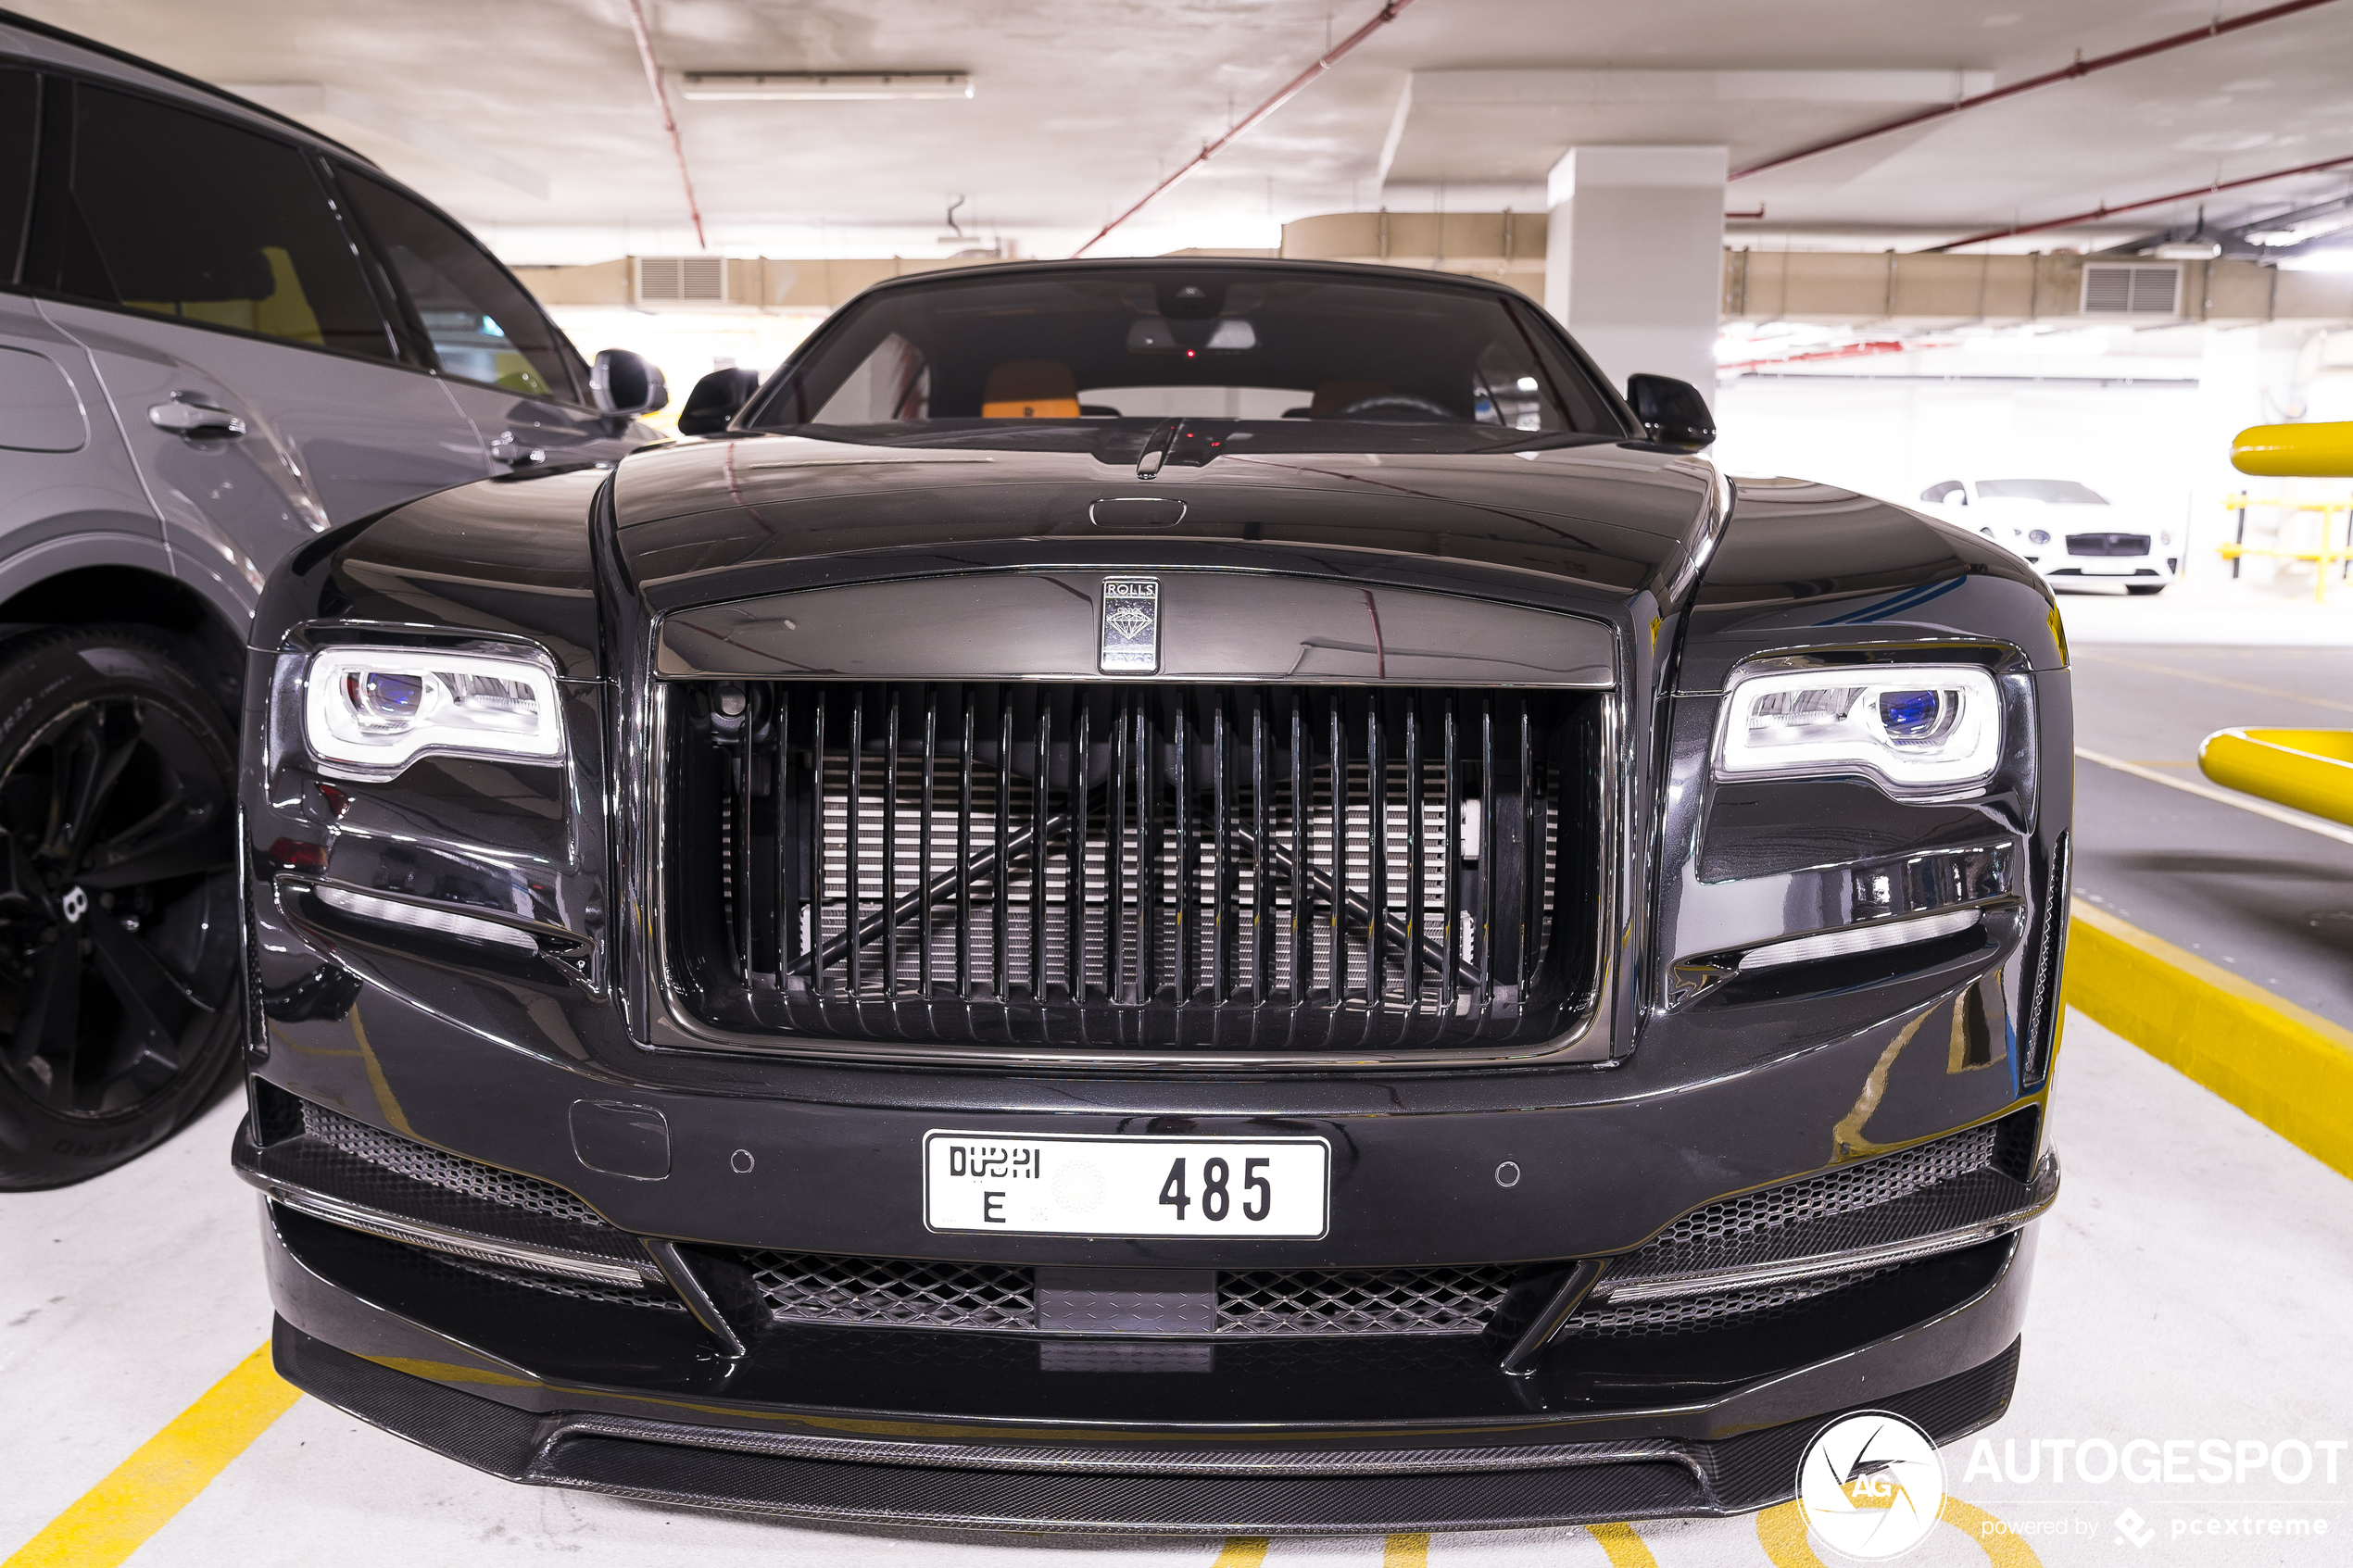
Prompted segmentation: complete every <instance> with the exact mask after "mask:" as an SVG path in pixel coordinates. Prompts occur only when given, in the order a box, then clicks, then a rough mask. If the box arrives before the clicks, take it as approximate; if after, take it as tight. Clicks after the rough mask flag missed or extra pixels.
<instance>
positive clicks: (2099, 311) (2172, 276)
mask: <svg viewBox="0 0 2353 1568" xmlns="http://www.w3.org/2000/svg"><path fill="white" fill-rule="evenodd" d="M2181 313H2182V270H2181V268H2179V267H2176V266H2162V265H2160V266H2144V265H2123V264H2120V263H2102V262H2093V263H2089V264H2087V265H2086V266H2085V267H2084V269H2083V314H2084V315H2086V316H2178V315H2180V314H2181Z"/></svg>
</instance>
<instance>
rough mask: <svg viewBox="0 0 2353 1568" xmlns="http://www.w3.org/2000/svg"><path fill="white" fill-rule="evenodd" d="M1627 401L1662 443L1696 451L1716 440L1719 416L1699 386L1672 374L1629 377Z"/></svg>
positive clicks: (1637, 416)
mask: <svg viewBox="0 0 2353 1568" xmlns="http://www.w3.org/2000/svg"><path fill="white" fill-rule="evenodd" d="M1626 401H1627V402H1629V403H1630V404H1632V405H1633V406H1634V417H1635V418H1636V419H1638V420H1642V429H1643V430H1644V431H1645V432H1646V433H1648V434H1649V435H1650V438H1651V439H1652V440H1653V441H1655V442H1657V443H1658V444H1659V445H1661V446H1672V447H1674V448H1675V449H1676V450H1677V451H1679V452H1696V451H1698V450H1700V449H1701V448H1702V447H1704V446H1709V445H1714V444H1715V441H1716V416H1715V415H1714V414H1713V413H1711V412H1709V411H1708V407H1707V399H1705V397H1702V396H1701V395H1699V388H1697V387H1695V386H1693V385H1692V383H1689V382H1685V381H1677V380H1676V379H1675V378H1674V377H1673V376H1651V375H1634V376H1628V377H1627V378H1626Z"/></svg>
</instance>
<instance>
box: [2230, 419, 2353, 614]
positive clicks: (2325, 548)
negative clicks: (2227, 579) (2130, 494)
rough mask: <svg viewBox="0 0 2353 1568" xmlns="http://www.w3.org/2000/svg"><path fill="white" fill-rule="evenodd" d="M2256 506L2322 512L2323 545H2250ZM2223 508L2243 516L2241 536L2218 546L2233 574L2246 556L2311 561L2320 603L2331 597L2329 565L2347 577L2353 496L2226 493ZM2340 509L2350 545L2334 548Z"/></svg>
mask: <svg viewBox="0 0 2353 1568" xmlns="http://www.w3.org/2000/svg"><path fill="white" fill-rule="evenodd" d="M2280 428H2282V429H2292V428H2294V427H2293V426H2282V427H2280ZM2253 507H2263V508H2269V509H2270V510H2272V511H2277V512H2318V513H2320V514H2321V543H2320V546H2319V548H2317V549H2310V550H2297V549H2286V548H2282V547H2280V546H2271V545H2250V544H2248V543H2247V542H2246V514H2247V510H2248V508H2253ZM2222 508H2223V509H2224V510H2225V511H2235V512H2237V513H2238V519H2239V521H2238V534H2237V537H2235V538H2234V539H2233V540H2231V542H2230V543H2228V544H2225V545H2217V546H2214V553H2215V554H2216V555H2219V556H2221V558H2223V559H2224V560H2226V561H2229V562H2230V563H2231V575H2232V576H2233V577H2236V576H2237V575H2238V574H2239V561H2240V559H2241V558H2244V557H2246V556H2264V557H2268V558H2271V559H2274V560H2303V561H2310V562H2311V563H2312V599H2313V602H2314V603H2316V604H2317V603H2322V602H2323V601H2325V600H2326V599H2327V598H2328V592H2329V568H2330V567H2332V566H2334V567H2336V568H2337V569H2338V575H2340V576H2343V575H2345V565H2344V563H2345V562H2347V561H2353V499H2348V500H2343V501H2266V500H2259V499H2257V498H2256V497H2254V496H2252V495H2246V494H2244V493H2242V494H2240V495H2225V496H2223V497H2222ZM2339 512H2343V513H2345V514H2346V517H2345V532H2346V547H2344V548H2332V547H2331V546H2330V545H2329V532H2330V528H2331V520H2332V519H2333V518H2334V517H2335V516H2336V514H2337V513H2339Z"/></svg>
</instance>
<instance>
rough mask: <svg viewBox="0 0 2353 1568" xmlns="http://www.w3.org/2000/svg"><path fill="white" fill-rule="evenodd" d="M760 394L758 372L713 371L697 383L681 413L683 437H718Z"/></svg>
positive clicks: (679, 413)
mask: <svg viewBox="0 0 2353 1568" xmlns="http://www.w3.org/2000/svg"><path fill="white" fill-rule="evenodd" d="M759 390H760V372H759V371H758V370H713V371H711V374H709V375H707V376H705V377H703V379H702V380H700V381H698V382H697V383H695V389H694V391H692V392H690V393H688V394H686V407H685V408H681V409H680V410H679V411H678V433H679V434H681V435H715V434H717V433H719V432H721V431H723V430H725V429H726V428H727V421H728V420H732V419H734V418H735V417H736V411H737V410H738V409H740V408H742V407H743V406H744V405H745V404H746V403H748V402H749V401H751V395H752V394H753V393H755V392H758V391H759Z"/></svg>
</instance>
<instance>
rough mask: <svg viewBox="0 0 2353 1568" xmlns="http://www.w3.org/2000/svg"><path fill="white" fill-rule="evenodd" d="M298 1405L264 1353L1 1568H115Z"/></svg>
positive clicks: (266, 1348) (175, 1420)
mask: <svg viewBox="0 0 2353 1568" xmlns="http://www.w3.org/2000/svg"><path fill="white" fill-rule="evenodd" d="M300 1398H302V1391H301V1390H300V1389H298V1388H296V1386H294V1385H293V1384H291V1383H288V1382H286V1381H285V1380H283V1378H281V1377H280V1376H279V1375H278V1374H277V1373H276V1372H274V1371H272V1370H271V1365H270V1347H269V1346H267V1345H264V1346H263V1347H262V1348H260V1349H258V1350H256V1351H255V1352H254V1353H253V1354H252V1355H250V1356H247V1357H246V1358H245V1360H244V1361H240V1362H238V1363H237V1367H236V1370H235V1371H233V1372H232V1373H230V1374H229V1375H228V1376H226V1377H224V1378H222V1379H221V1380H220V1382H218V1383H216V1384H214V1385H213V1386H211V1387H210V1388H209V1389H208V1390H207V1391H206V1392H205V1395H204V1397H203V1398H202V1399H198V1400H197V1401H196V1402H195V1404H193V1405H190V1406H189V1407H188V1408H187V1409H186V1410H184V1411H181V1412H180V1413H179V1414H178V1415H176V1416H173V1417H172V1418H171V1421H170V1424H169V1425H167V1426H165V1427H164V1429H163V1430H162V1431H160V1432H158V1433H157V1434H156V1435H155V1436H152V1437H150V1438H148V1439H147V1440H146V1441H145V1443H143V1444H141V1445H140V1446H139V1450H138V1452H136V1453H134V1454H132V1456H131V1457H130V1458H129V1459H126V1460H124V1461H122V1462H121V1463H120V1464H118V1465H116V1466H115V1468H114V1472H113V1474H110V1475H108V1476H107V1478H106V1479H105V1480H103V1481H101V1482H99V1483H98V1484H97V1485H96V1486H93V1487H91V1488H90V1489H89V1490H88V1491H86V1492H84V1493H82V1497H81V1499H79V1500H77V1501H76V1502H75V1503H74V1504H73V1506H72V1507H70V1508H69V1509H67V1510H66V1511H65V1512H63V1513H60V1514H58V1515H57V1517H56V1518H55V1519H52V1520H51V1521H49V1523H48V1525H47V1526H46V1527H45V1528H44V1529H43V1530H42V1532H41V1533H40V1534H39V1535H37V1536H35V1537H32V1539H31V1540H29V1541H27V1542H26V1543H25V1544H24V1545H23V1546H21V1547H19V1549H17V1552H16V1554H15V1555H14V1556H12V1557H10V1558H9V1559H8V1561H7V1562H6V1563H0V1568H115V1564H117V1563H119V1562H122V1560H123V1559H125V1558H127V1557H129V1556H130V1555H131V1554H132V1552H134V1551H136V1550H138V1549H139V1548H140V1547H141V1545H143V1544H144V1543H145V1541H146V1539H147V1537H150V1536H152V1535H154V1534H155V1533H156V1532H157V1530H160V1529H162V1528H163V1527H164V1526H165V1525H166V1524H170V1522H171V1517H172V1515H173V1514H175V1513H178V1512H180V1511H181V1510H182V1509H183V1508H185V1507H187V1506H188V1504H189V1503H190V1502H192V1501H194V1500H195V1496H196V1494H197V1493H199V1492H201V1491H203V1490H204V1489H205V1488H206V1487H207V1486H210V1485H211V1484H212V1478H213V1477H214V1476H216V1475H218V1474H220V1473H221V1471H222V1470H224V1469H226V1468H227V1467H228V1464H229V1461H231V1460H233V1459H235V1458H236V1457H237V1456H238V1455H239V1454H241V1453H243V1452H245V1449H247V1448H249V1447H250V1446H252V1443H253V1440H254V1439H255V1438H256V1437H258V1436H261V1435H262V1433H264V1432H266V1431H268V1430H269V1428H270V1424H271V1422H273V1421H275V1420H277V1419H278V1418H279V1417H280V1416H282V1415H283V1414H285V1413H286V1411H287V1410H288V1409H290V1408H291V1407H292V1406H293V1404H294V1402H295V1401H296V1399H300Z"/></svg>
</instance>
